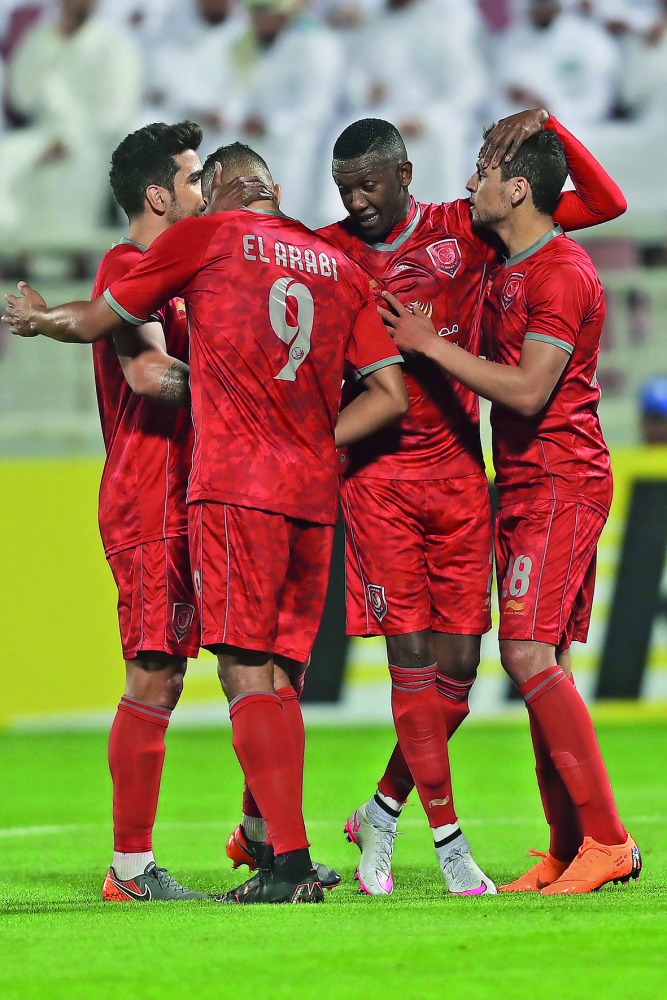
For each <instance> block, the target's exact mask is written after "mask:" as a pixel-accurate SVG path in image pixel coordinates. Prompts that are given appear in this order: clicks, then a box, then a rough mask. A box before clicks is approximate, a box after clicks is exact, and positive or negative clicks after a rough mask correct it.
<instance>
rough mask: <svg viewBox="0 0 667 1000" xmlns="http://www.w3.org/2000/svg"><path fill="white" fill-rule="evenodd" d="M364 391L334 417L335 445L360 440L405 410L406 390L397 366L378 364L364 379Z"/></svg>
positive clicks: (401, 414)
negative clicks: (378, 367) (381, 365)
mask: <svg viewBox="0 0 667 1000" xmlns="http://www.w3.org/2000/svg"><path fill="white" fill-rule="evenodd" d="M363 385H364V391H363V392H362V393H360V394H359V395H358V396H357V397H356V398H355V399H353V400H352V402H351V403H349V404H348V405H347V406H346V407H345V409H344V410H341V412H340V414H339V416H338V420H337V421H336V447H337V448H344V447H345V446H346V445H349V444H353V443H354V442H355V441H360V440H361V439H362V438H365V437H368V436H369V434H374V433H375V431H379V430H380V429H381V428H382V427H385V426H386V425H387V424H390V423H393V421H394V420H398V419H399V418H400V417H402V416H403V414H404V413H406V412H407V409H408V392H407V389H406V388H405V379H404V378H403V372H402V371H401V366H400V365H398V364H392V365H388V366H387V367H386V368H380V369H379V370H378V371H376V372H373V373H372V374H371V375H369V376H368V377H367V378H366V379H364V383H363Z"/></svg>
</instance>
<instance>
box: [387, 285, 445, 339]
mask: <svg viewBox="0 0 667 1000" xmlns="http://www.w3.org/2000/svg"><path fill="white" fill-rule="evenodd" d="M382 298H383V299H384V300H385V302H386V303H387V305H388V306H389V307H390V308H389V309H384V308H383V307H382V306H378V312H379V313H380V316H381V317H382V319H383V320H384V323H385V325H386V326H387V328H388V330H389V333H390V334H391V336H392V337H393V338H394V342H395V344H396V346H397V347H398V348H399V349H400V350H401V351H405V352H407V353H409V354H421V353H423V352H424V349H425V348H426V347H427V346H428V343H429V342H430V341H432V340H433V338H434V337H437V336H438V334H437V331H436V329H435V327H434V326H433V323H432V322H431V319H430V318H429V317H428V316H427V315H426V313H424V312H422V310H421V308H420V306H419V305H418V304H417V303H412V304H411V305H409V306H404V305H403V303H402V302H399V300H398V299H397V298H396V296H395V295H392V294H391V292H383V293H382Z"/></svg>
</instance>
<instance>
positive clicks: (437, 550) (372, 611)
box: [342, 473, 492, 636]
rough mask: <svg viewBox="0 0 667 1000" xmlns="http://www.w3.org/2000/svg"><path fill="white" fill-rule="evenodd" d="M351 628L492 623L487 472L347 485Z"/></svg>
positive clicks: (373, 630)
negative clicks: (485, 473) (441, 477)
mask: <svg viewBox="0 0 667 1000" xmlns="http://www.w3.org/2000/svg"><path fill="white" fill-rule="evenodd" d="M342 504H343V515H344V518H345V528H346V533H345V535H346V562H345V566H346V579H347V632H348V635H365V636H367V635H404V634H405V633H407V632H418V631H421V630H422V629H427V628H430V629H433V630H434V631H435V632H448V633H452V634H454V635H482V633H484V632H488V630H489V629H490V628H491V596H490V595H491V574H492V562H491V550H492V535H491V511H490V506H489V488H488V482H487V479H486V476H485V475H484V474H483V473H479V474H474V475H471V476H462V477H460V478H455V479H424V480H418V481H413V480H396V479H392V480H389V479H366V478H362V477H352V478H351V479H347V480H346V481H345V482H344V484H343V488H342Z"/></svg>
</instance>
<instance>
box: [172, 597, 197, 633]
mask: <svg viewBox="0 0 667 1000" xmlns="http://www.w3.org/2000/svg"><path fill="white" fill-rule="evenodd" d="M194 616H195V609H194V608H193V606H192V605H191V604H174V605H173V607H172V612H171V627H172V629H173V630H174V635H175V636H176V638H177V639H178V641H179V642H183V639H184V638H185V636H186V634H187V631H188V629H189V628H190V626H191V625H192V621H193V619H194Z"/></svg>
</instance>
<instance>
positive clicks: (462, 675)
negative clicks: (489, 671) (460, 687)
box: [438, 649, 479, 681]
mask: <svg viewBox="0 0 667 1000" xmlns="http://www.w3.org/2000/svg"><path fill="white" fill-rule="evenodd" d="M478 666H479V651H478V650H471V649H460V650H456V651H455V652H454V653H453V654H452V655H451V656H449V657H448V658H447V660H446V661H445V662H444V663H440V661H438V671H439V673H441V674H444V676H445V677H453V678H454V680H457V681H474V679H475V677H476V676H477V668H478Z"/></svg>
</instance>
